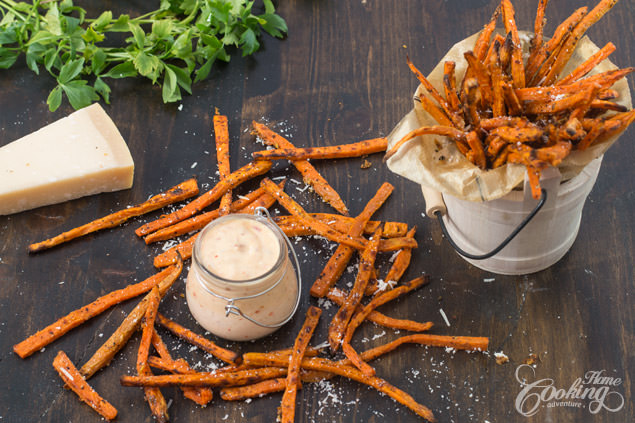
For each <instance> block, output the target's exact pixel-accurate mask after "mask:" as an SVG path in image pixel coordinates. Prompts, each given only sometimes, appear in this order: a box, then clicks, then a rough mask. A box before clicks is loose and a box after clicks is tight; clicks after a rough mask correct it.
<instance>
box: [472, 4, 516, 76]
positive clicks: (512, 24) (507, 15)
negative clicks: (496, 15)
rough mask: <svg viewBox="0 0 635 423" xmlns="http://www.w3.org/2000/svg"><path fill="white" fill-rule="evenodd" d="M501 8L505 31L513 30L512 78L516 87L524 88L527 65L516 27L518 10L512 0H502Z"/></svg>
mask: <svg viewBox="0 0 635 423" xmlns="http://www.w3.org/2000/svg"><path fill="white" fill-rule="evenodd" d="M501 9H502V12H503V23H504V24H505V31H506V32H511V34H512V41H513V48H512V55H511V56H512V60H511V70H512V80H513V81H514V87H515V88H523V87H524V86H525V66H524V64H523V51H522V49H521V47H520V37H519V36H518V28H517V27H516V16H515V15H516V11H515V10H514V6H513V5H512V3H511V1H510V0H502V1H501ZM479 83H480V81H479Z"/></svg>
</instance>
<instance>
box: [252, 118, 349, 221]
mask: <svg viewBox="0 0 635 423" xmlns="http://www.w3.org/2000/svg"><path fill="white" fill-rule="evenodd" d="M252 126H253V129H254V133H255V134H256V135H258V136H259V137H260V138H262V140H263V141H264V142H265V143H266V144H267V145H271V146H273V147H274V148H295V146H294V145H293V144H292V143H291V142H289V140H287V139H286V138H284V137H283V136H282V135H280V134H277V133H275V132H273V131H272V130H271V129H269V128H268V127H266V126H265V125H263V124H261V123H258V122H253V123H252ZM292 163H293V166H295V168H296V169H298V171H299V172H300V173H301V174H302V178H303V180H304V183H306V184H307V185H310V186H311V187H313V190H314V191H315V192H316V193H317V194H318V195H319V196H320V197H322V199H323V200H324V201H325V202H326V203H327V204H330V205H331V206H332V207H333V208H334V209H335V210H337V211H338V212H340V213H341V214H343V215H345V216H348V208H347V207H346V205H345V204H344V202H343V201H342V199H341V198H340V196H339V194H338V193H337V191H335V190H334V189H333V187H331V185H329V183H328V182H327V181H326V179H324V178H323V177H322V175H320V173H319V172H318V171H317V170H316V169H315V168H314V167H313V165H311V164H310V163H309V162H308V161H306V160H294V161H293V162H292Z"/></svg>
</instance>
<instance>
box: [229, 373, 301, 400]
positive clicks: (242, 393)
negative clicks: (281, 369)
mask: <svg viewBox="0 0 635 423" xmlns="http://www.w3.org/2000/svg"><path fill="white" fill-rule="evenodd" d="M297 386H298V389H300V388H301V387H302V386H301V385H300V384H298V385H297ZM286 388H287V379H286V378H282V377H279V378H276V379H268V380H263V381H262V382H258V383H254V384H251V385H245V386H234V387H229V388H223V389H221V391H220V397H221V398H222V399H224V400H225V401H242V400H246V399H248V398H257V397H261V396H263V395H267V394H271V393H273V392H282V391H284V390H285V389H286Z"/></svg>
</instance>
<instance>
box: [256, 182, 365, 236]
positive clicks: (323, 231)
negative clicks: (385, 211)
mask: <svg viewBox="0 0 635 423" xmlns="http://www.w3.org/2000/svg"><path fill="white" fill-rule="evenodd" d="M262 186H263V187H264V188H265V189H266V190H267V192H269V194H271V195H272V196H273V197H274V198H275V199H276V200H277V201H278V203H280V205H281V206H282V207H284V208H285V209H287V211H288V212H289V213H291V214H293V215H295V216H297V217H298V218H299V219H300V220H301V221H302V223H303V224H304V225H307V226H309V227H310V228H311V229H314V230H315V231H316V232H317V233H318V234H319V235H322V236H324V237H326V238H328V239H330V240H331V241H335V242H338V243H341V244H346V245H349V246H351V247H354V248H357V249H363V248H364V247H365V245H366V242H365V240H363V239H361V238H359V237H352V236H350V235H346V234H343V233H341V232H337V231H336V230H334V229H332V228H331V227H329V226H328V225H327V224H325V223H323V222H321V221H319V220H317V219H314V218H312V217H311V216H310V215H309V214H308V213H307V212H306V211H304V209H303V208H302V207H301V206H300V205H299V204H298V203H296V202H295V201H294V200H293V199H292V198H291V197H289V196H288V195H287V194H286V193H285V192H284V191H282V189H280V187H279V186H277V185H276V184H274V183H273V182H272V181H271V180H270V179H269V178H264V179H263V180H262Z"/></svg>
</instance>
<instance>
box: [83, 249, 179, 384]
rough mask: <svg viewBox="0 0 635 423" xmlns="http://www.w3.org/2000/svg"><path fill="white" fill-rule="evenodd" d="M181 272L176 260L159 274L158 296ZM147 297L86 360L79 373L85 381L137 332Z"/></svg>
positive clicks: (106, 363)
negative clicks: (162, 275) (161, 277)
mask: <svg viewBox="0 0 635 423" xmlns="http://www.w3.org/2000/svg"><path fill="white" fill-rule="evenodd" d="M182 270H183V262H182V261H181V260H178V261H177V263H176V264H175V265H174V266H171V267H169V268H167V269H165V270H164V271H163V272H161V274H164V275H165V276H164V277H163V279H162V280H161V281H160V282H159V284H158V287H159V294H160V295H161V296H162V297H163V296H164V295H165V293H166V292H167V291H168V290H169V289H170V287H171V286H172V284H174V281H176V279H177V278H178V277H179V275H180V274H181V271H182ZM149 295H150V294H147V295H146V296H145V297H144V298H143V300H141V301H140V302H139V304H137V306H136V307H135V308H134V309H132V311H131V312H130V313H129V314H128V315H127V316H126V318H125V319H124V320H123V322H122V323H121V325H119V327H118V328H117V329H116V330H115V332H114V333H113V334H112V335H111V336H110V337H109V338H108V339H107V340H106V342H104V343H103V345H102V346H101V347H99V349H98V350H97V351H96V352H95V354H93V355H92V357H91V358H89V359H88V361H87V362H86V364H84V365H83V366H82V368H81V369H80V373H81V374H82V375H83V376H84V377H85V378H86V379H88V378H90V377H91V376H92V375H94V374H95V373H96V372H97V371H98V370H99V369H101V368H102V367H104V366H107V365H108V363H110V361H111V360H112V359H113V357H114V356H115V354H117V352H118V351H119V350H120V349H121V348H123V346H124V345H125V344H126V342H128V340H129V339H130V337H131V336H132V334H133V333H134V332H135V331H136V330H137V328H138V327H139V325H140V324H141V319H142V318H143V316H144V314H145V312H146V309H147V306H148V302H149V301H150V298H149Z"/></svg>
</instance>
